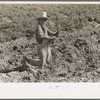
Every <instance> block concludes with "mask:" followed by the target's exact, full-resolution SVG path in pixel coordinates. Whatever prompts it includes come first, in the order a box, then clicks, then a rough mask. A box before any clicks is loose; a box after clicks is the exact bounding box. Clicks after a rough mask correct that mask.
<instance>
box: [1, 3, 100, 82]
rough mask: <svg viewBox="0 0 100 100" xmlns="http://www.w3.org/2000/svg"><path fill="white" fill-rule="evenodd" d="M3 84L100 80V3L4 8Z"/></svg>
mask: <svg viewBox="0 0 100 100" xmlns="http://www.w3.org/2000/svg"><path fill="white" fill-rule="evenodd" d="M0 82H1V83H2V82H3V83H7V82H12V83H13V82H14V83H20V82H24V83H41V82H45V83H48V82H61V83H63V82H65V83H68V82H100V4H60V3H59V4H56V3H55V4H49V3H48V4H16V3H15V4H0Z"/></svg>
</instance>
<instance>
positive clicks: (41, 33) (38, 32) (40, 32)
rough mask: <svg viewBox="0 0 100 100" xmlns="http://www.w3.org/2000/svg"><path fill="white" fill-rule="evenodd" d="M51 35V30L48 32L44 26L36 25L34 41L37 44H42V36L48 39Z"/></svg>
mask: <svg viewBox="0 0 100 100" xmlns="http://www.w3.org/2000/svg"><path fill="white" fill-rule="evenodd" d="M52 34H53V32H52V31H51V30H49V29H48V28H47V27H46V26H41V25H38V26H37V28H36V32H35V36H36V41H37V42H38V43H42V42H43V38H42V37H43V36H46V37H49V35H52Z"/></svg>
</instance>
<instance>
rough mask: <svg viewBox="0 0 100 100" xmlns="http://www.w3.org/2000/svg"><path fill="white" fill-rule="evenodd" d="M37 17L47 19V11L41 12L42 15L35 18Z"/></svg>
mask: <svg viewBox="0 0 100 100" xmlns="http://www.w3.org/2000/svg"><path fill="white" fill-rule="evenodd" d="M39 19H46V20H47V19H48V17H47V12H43V13H42V15H41V16H40V17H38V18H37V20H39Z"/></svg>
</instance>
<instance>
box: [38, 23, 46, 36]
mask: <svg viewBox="0 0 100 100" xmlns="http://www.w3.org/2000/svg"><path fill="white" fill-rule="evenodd" d="M37 31H38V36H39V37H40V38H41V37H42V36H44V35H43V32H42V29H41V27H40V26H39V25H38V27H37Z"/></svg>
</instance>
